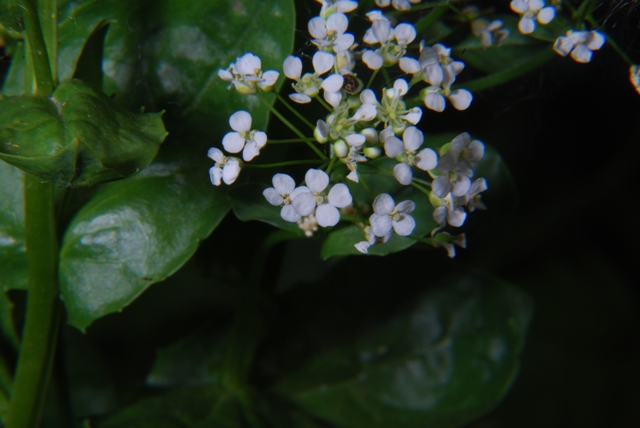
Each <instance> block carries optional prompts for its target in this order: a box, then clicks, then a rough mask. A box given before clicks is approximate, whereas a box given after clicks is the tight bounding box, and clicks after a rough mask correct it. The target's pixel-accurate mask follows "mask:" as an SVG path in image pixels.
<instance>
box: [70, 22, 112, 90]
mask: <svg viewBox="0 0 640 428" xmlns="http://www.w3.org/2000/svg"><path fill="white" fill-rule="evenodd" d="M108 29H109V23H108V22H106V21H101V22H99V23H98V25H97V26H96V28H95V29H94V30H93V32H92V33H91V35H90V36H89V38H88V39H87V41H86V43H85V44H84V47H83V48H82V54H81V55H80V58H78V62H77V64H76V70H75V72H74V73H73V78H74V79H79V80H82V81H83V82H86V83H88V84H90V85H91V86H93V87H95V88H102V78H103V73H102V52H103V50H104V38H105V36H106V35H107V30H108Z"/></svg>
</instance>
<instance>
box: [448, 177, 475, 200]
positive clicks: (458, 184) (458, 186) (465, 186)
mask: <svg viewBox="0 0 640 428" xmlns="http://www.w3.org/2000/svg"><path fill="white" fill-rule="evenodd" d="M470 188H471V179H470V178H469V177H467V176H465V175H458V179H457V180H456V181H455V182H454V183H453V189H452V190H451V193H453V196H463V195H466V194H467V193H468V192H469V189H470Z"/></svg>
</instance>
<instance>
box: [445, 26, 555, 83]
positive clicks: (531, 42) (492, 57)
mask: <svg viewBox="0 0 640 428" xmlns="http://www.w3.org/2000/svg"><path fill="white" fill-rule="evenodd" d="M499 18H500V19H501V20H502V22H503V23H504V28H507V29H508V30H509V35H508V36H507V38H506V39H504V40H503V41H502V42H501V43H500V46H490V47H488V48H484V47H483V46H482V43H481V40H480V38H479V37H476V36H474V35H473V34H469V37H467V38H466V39H465V40H464V41H462V42H461V43H460V44H458V45H456V47H455V48H454V49H453V56H454V58H456V59H459V60H461V61H464V62H465V63H467V64H469V65H471V66H473V67H474V68H477V69H478V70H480V71H483V72H485V73H487V74H490V73H497V72H500V71H503V70H507V69H510V68H514V67H517V66H519V65H521V64H523V63H526V62H528V61H530V60H531V59H533V58H536V57H538V56H539V55H540V54H541V53H542V52H544V51H545V50H546V48H547V47H548V46H549V44H548V43H543V42H541V41H540V40H536V39H535V38H533V37H530V36H526V35H524V34H521V33H520V31H519V30H518V21H519V19H518V18H517V17H515V16H500V17H499ZM540 27H542V26H541V25H538V26H537V27H536V28H540ZM463 86H464V84H463Z"/></svg>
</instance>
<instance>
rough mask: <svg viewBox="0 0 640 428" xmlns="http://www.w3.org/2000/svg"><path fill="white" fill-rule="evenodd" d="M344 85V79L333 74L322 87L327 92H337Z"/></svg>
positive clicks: (325, 80)
mask: <svg viewBox="0 0 640 428" xmlns="http://www.w3.org/2000/svg"><path fill="white" fill-rule="evenodd" d="M342 83H344V77H342V76H341V75H340V74H332V75H331V76H329V77H327V78H326V79H324V81H323V82H322V85H321V87H322V89H324V90H325V91H327V92H337V91H339V90H340V88H342Z"/></svg>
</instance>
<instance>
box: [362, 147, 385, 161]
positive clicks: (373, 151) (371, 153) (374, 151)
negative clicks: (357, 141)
mask: <svg viewBox="0 0 640 428" xmlns="http://www.w3.org/2000/svg"><path fill="white" fill-rule="evenodd" d="M363 153H364V155H365V156H366V157H368V158H369V159H376V158H377V157H378V156H380V154H381V153H382V150H380V147H365V148H364V150H363Z"/></svg>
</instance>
